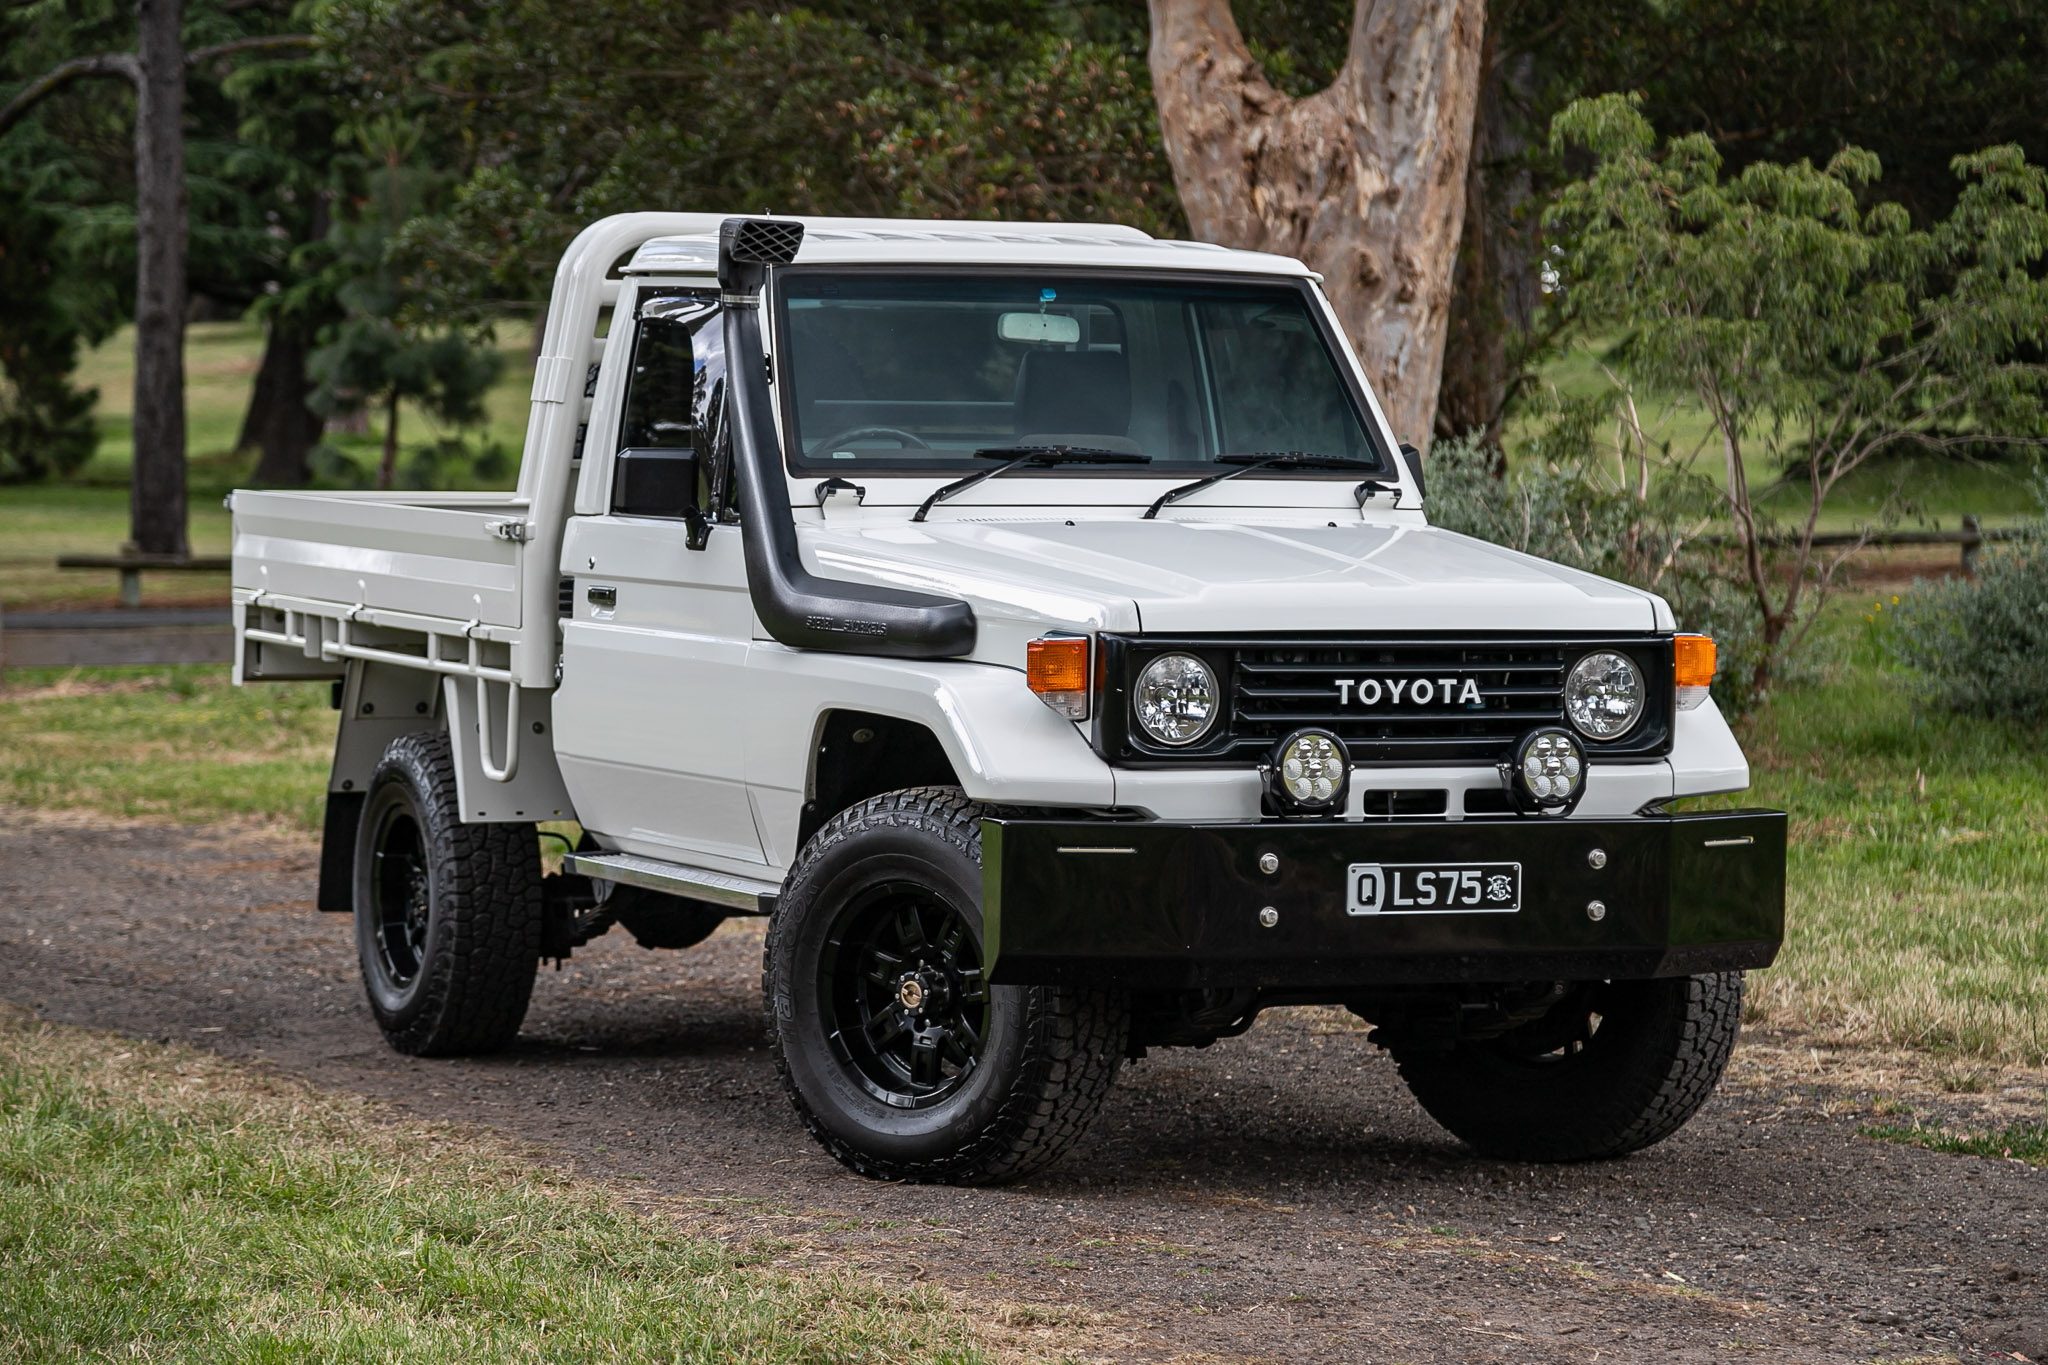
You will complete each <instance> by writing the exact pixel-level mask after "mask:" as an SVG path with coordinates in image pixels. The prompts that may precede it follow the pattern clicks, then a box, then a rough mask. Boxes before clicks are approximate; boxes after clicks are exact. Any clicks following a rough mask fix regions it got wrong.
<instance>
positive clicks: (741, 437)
mask: <svg viewBox="0 0 2048 1365" xmlns="http://www.w3.org/2000/svg"><path fill="white" fill-rule="evenodd" d="M803 239H804V228H803V224H801V223H792V222H789V221H787V220H784V219H776V218H728V219H726V220H725V222H724V224H723V225H722V226H721V227H720V228H719V230H718V283H719V288H720V290H721V291H722V295H723V302H724V305H725V306H724V310H723V312H724V316H725V373H726V402H727V403H728V404H730V405H731V415H732V445H733V474H734V478H735V481H736V482H737V483H738V485H739V494H740V541H741V545H742V548H743V549H744V551H745V554H746V561H747V590H748V592H749V594H750V595H751V596H752V597H753V600H754V611H755V612H756V613H757V614H759V616H760V618H761V623H762V624H763V625H765V626H767V627H768V633H769V634H770V635H772V636H774V637H775V638H776V639H777V640H779V641H780V642H781V643H783V644H785V645H789V646H791V647H792V648H795V649H828V650H836V651H838V652H839V653H842V654H885V655H889V656H891V657H893V658H900V659H944V658H950V657H952V656H955V655H960V654H966V653H968V652H969V651H970V650H972V649H973V648H974V637H975V622H974V608H972V607H970V606H968V605H967V603H965V602H960V601H955V600H954V599H952V598H947V597H935V596H933V595H931V594H929V593H921V592H911V591H909V590H907V589H903V588H891V587H885V586H883V585H881V584H874V583H850V582H846V581H844V580H841V579H832V578H819V577H818V576H817V575H816V574H813V573H812V572H811V571H810V570H808V569H806V568H805V567H804V566H803V560H802V559H801V558H800V557H799V556H798V554H797V540H796V518H795V516H794V514H793V513H792V512H791V511H790V506H789V485H788V484H787V483H786V482H785V475H784V472H783V463H782V445H781V442H780V441H778V440H777V439H776V435H775V416H774V411H773V409H772V407H771V406H770V404H771V402H772V400H771V399H770V398H769V396H768V361H767V352H766V351H765V349H764V348H763V346H762V344H761V291H762V289H763V287H764V286H765V285H766V284H767V281H768V270H769V268H770V267H771V266H778V265H788V264H789V263H790V262H791V261H793V260H795V259H796V251H797V248H798V247H799V246H801V245H802V244H803Z"/></svg>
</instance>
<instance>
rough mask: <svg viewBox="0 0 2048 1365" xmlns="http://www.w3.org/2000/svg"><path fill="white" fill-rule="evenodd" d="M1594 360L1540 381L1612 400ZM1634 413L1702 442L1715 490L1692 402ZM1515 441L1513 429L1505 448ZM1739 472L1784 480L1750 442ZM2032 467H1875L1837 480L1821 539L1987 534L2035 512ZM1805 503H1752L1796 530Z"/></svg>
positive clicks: (1657, 433) (1683, 443) (1792, 491)
mask: <svg viewBox="0 0 2048 1365" xmlns="http://www.w3.org/2000/svg"><path fill="white" fill-rule="evenodd" d="M1598 355H1599V348H1598V345H1597V344H1586V343H1581V344H1579V345H1577V346H1574V347H1573V348H1571V349H1570V350H1569V351H1567V352H1565V353H1564V354H1563V355H1561V356H1558V357H1557V358H1555V359H1553V360H1552V361H1550V363H1548V364H1547V365H1545V366H1544V367H1543V368H1542V370H1541V372H1540V375H1539V378H1540V380H1541V382H1542V383H1544V384H1547V385H1551V386H1554V387H1555V388H1556V389H1557V391H1558V392H1560V393H1562V394H1565V395H1567V396H1571V397H1591V396H1597V395H1606V394H1612V393H1614V392H1615V390H1614V386H1613V383H1612V381H1610V380H1609V379H1608V378H1607V376H1606V375H1605V374H1604V373H1603V372H1602V371H1601V368H1600V363H1599V359H1598ZM1637 410H1638V414H1639V416H1640V418H1641V421H1642V423H1643V427H1644V429H1645V430H1646V431H1648V432H1649V433H1650V435H1651V437H1652V439H1653V440H1668V441H1670V442H1671V447H1672V450H1673V452H1674V453H1675V454H1683V453H1687V452H1690V451H1692V450H1693V449H1695V448H1696V447H1701V443H1702V442H1704V443H1705V444H1704V446H1703V447H1701V449H1702V453H1701V454H1700V456H1699V459H1698V462H1697V463H1696V465H1695V466H1694V468H1695V470H1696V472H1698V473H1700V474H1701V475H1703V476H1705V477H1707V478H1710V479H1712V480H1714V481H1715V483H1716V484H1717V485H1718V484H1719V483H1720V481H1721V478H1722V473H1721V471H1722V464H1723V460H1722V455H1721V451H1720V445H1719V441H1718V438H1716V437H1714V436H1713V434H1712V424H1711V423H1710V422H1709V421H1708V420H1707V417H1706V414H1705V413H1704V412H1703V411H1702V410H1701V409H1700V407H1699V405H1698V404H1697V403H1696V402H1693V401H1692V400H1690V399H1689V398H1684V397H1681V396H1676V395H1670V394H1656V393H1644V394H1638V395H1637ZM1524 429H1526V426H1525V427H1524ZM1513 436H1514V430H1513V429H1511V431H1510V442H1511V443H1512V440H1513ZM1744 467H1745V470H1746V471H1747V473H1748V475H1749V480H1750V486H1751V487H1752V488H1756V489H1759V490H1762V489H1766V488H1768V487H1769V486H1770V485H1771V484H1773V483H1774V482H1775V481H1776V480H1777V479H1778V477H1779V476H1780V474H1781V473H1782V472H1783V471H1782V469H1781V468H1779V467H1777V466H1774V465H1773V464H1772V463H1771V462H1770V461H1769V460H1768V459H1766V458H1765V456H1764V452H1763V447H1762V442H1761V441H1760V440H1752V441H1750V442H1749V444H1748V447H1747V450H1746V452H1745V459H1744ZM2037 467H2038V466H2037V464H2036V461H2035V460H2034V459H2032V458H2029V457H2026V456H2024V455H2015V456H2014V457H2013V458H2011V459H2010V460H2007V461H2003V462H2000V463H1996V464H1984V463H1978V462H1975V461H1968V460H1944V459H1934V458H1930V457H1927V456H1923V455H1913V456H1900V457H1885V458H1880V459H1875V460H1872V461H1871V462H1870V463H1869V464H1866V465H1864V466H1863V467H1861V468H1859V469H1857V470H1855V471H1854V472H1853V473H1851V474H1850V475H1849V476H1848V477H1847V478H1845V479H1843V481H1842V482H1841V484H1840V485H1839V486H1838V487H1837V488H1836V489H1835V491H1834V493H1833V495H1832V496H1831V497H1830V498H1829V499H1828V506H1827V510H1826V511H1825V512H1823V513H1822V515H1821V521H1820V526H1821V529H1822V530H1824V531H1848V530H1854V529H1857V528H1860V527H1862V526H1865V525H1879V524H1881V523H1882V522H1884V521H1885V519H1886V518H1887V517H1888V516H1893V517H1896V518H1897V519H1898V521H1899V524H1900V525H1901V526H1902V527H1912V528H1929V529H1945V530H1955V529H1958V528H1959V527H1960V526H1961V524H1962V518H1963V517H1964V516H1966V515H1973V516H1977V517H1980V518H1982V519H1983V522H1984V524H1985V525H1987V526H1993V525H2007V524H2010V523H2012V522H2015V521H2019V520H2022V519H2025V518H2026V517H2029V516H2031V515H2033V514H2035V512H2036V511H2037V508H2036V506H2035V503H2034V498H2033V493H2032V491H2031V490H2032V478H2033V474H2034V471H2035V469H2036V468H2037ZM1805 496H1806V494H1805V490H1804V488H1803V487H1785V488H1780V489H1776V490H1774V491H1772V492H1770V493H1768V494H1763V495H1760V496H1759V500H1758V501H1759V505H1760V507H1761V508H1762V509H1763V510H1764V511H1765V512H1767V513H1768V514H1770V515H1773V516H1775V517H1778V518H1780V519H1782V520H1783V521H1784V522H1786V523H1788V524H1797V523H1798V522H1800V521H1803V520H1804V518H1805V514H1806V504H1805Z"/></svg>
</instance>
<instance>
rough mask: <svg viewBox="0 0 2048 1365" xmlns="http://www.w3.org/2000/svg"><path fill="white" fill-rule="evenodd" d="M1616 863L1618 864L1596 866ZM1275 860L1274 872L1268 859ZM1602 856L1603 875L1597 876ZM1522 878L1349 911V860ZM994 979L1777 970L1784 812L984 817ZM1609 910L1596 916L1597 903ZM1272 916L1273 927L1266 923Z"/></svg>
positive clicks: (1389, 979)
mask: <svg viewBox="0 0 2048 1365" xmlns="http://www.w3.org/2000/svg"><path fill="white" fill-rule="evenodd" d="M1596 849H1597V850H1599V851H1601V852H1603V853H1604V854H1605V855H1606V856H1605V858H1604V860H1600V859H1596V858H1594V857H1593V856H1592V855H1593V854H1594V851H1595V850H1596ZM1268 854H1271V855H1272V856H1273V857H1274V858H1276V859H1277V860H1278V865H1277V868H1276V870H1275V871H1274V872H1272V873H1267V872H1265V871H1263V870H1261V859H1262V858H1264V857H1265V855H1268ZM1595 861H1602V862H1603V865H1602V866H1600V867H1597V868H1596V867H1594V866H1593V863H1594V862H1595ZM1503 862H1514V863H1520V864H1521V865H1522V873H1521V876H1522V895H1521V908H1520V909H1519V910H1517V911H1515V912H1514V913H1509V914H1471V913H1443V912H1436V913H1402V914H1379V915H1354V914H1351V913H1349V911H1348V910H1347V908H1346V899H1347V898H1346V886H1347V878H1348V871H1349V869H1350V867H1351V866H1352V865H1353V864H1363V863H1379V864H1387V865H1392V864H1436V865H1451V864H1460V863H1473V864H1477V863H1503ZM982 868H983V872H982V875H983V910H982V913H983V937H984V952H985V954H986V956H987V959H988V961H989V964H990V967H989V979H990V981H992V982H994V983H996V984H998V985H1073V986H1083V985H1087V986H1114V987H1125V988H1133V989H1163V990H1185V989H1194V988H1202V989H1238V988H1255V989H1259V990H1265V991H1272V992H1276V993H1285V994H1287V995H1290V996H1293V995H1299V996H1302V997H1304V998H1307V997H1313V996H1317V995H1327V996H1329V997H1330V998H1331V999H1333V1000H1340V999H1342V998H1343V994H1344V992H1345V991H1347V990H1350V989H1352V988H1356V987H1378V986H1420V985H1434V984H1450V983H1454V982H1504V981H1542V980H1554V981H1592V980H1612V979H1617V978H1643V977H1662V976H1687V975H1691V974H1693V973H1697V972H1714V971H1731V970H1735V969H1740V968H1751V967H1767V966H1769V965H1770V964H1771V961H1772V959H1774V958H1775V957H1776V956H1777V953H1778V945H1779V943H1780V942H1781V941H1782V939H1783V938H1784V930H1785V815H1784V813H1783V812H1782V811H1764V810H1744V811H1714V812H1703V813H1699V814H1689V815H1663V816H1629V817H1626V818H1621V819H1612V820H1566V819H1501V820H1491V819H1488V820H1475V819H1467V820H1461V821H1443V820H1396V821H1386V822H1374V823H1371V824H1358V823H1354V822H1349V821H1331V822H1308V821H1287V822H1277V821H1276V822H1265V823H1259V824H1162V823H1152V822H1144V823H1130V824H1104V823H1092V824H1091V823H1077V822H1075V823H1070V822H1064V821H1050V820H986V821H984V822H983V823H982ZM1594 901H1599V902H1600V903H1601V906H1602V907H1603V910H1604V913H1603V915H1602V917H1601V918H1599V919H1597V920H1596V919H1594V918H1593V917H1592V916H1591V915H1590V914H1589V913H1588V906H1589V905H1590V904H1591V903H1592V902H1594ZM1268 908H1270V909H1272V910H1273V911H1275V912H1276V916H1277V917H1276V916H1266V917H1265V918H1268V919H1273V920H1274V922H1273V923H1272V924H1271V925H1270V927H1269V926H1268V925H1266V924H1265V923H1263V922H1262V915H1261V912H1262V911H1264V910H1266V909H1268Z"/></svg>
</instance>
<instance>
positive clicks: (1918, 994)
mask: <svg viewBox="0 0 2048 1365" xmlns="http://www.w3.org/2000/svg"><path fill="white" fill-rule="evenodd" d="M1880 604H1881V605H1882V610H1878V609H1877V608H1878V606H1879V605H1880ZM1891 609H1892V608H1891V599H1890V597H1889V596H1886V597H1883V598H1864V599H1862V600H1861V601H1860V602H1859V601H1846V600H1845V601H1842V602H1840V603H1838V604H1837V607H1836V609H1834V610H1832V611H1831V613H1830V619H1829V620H1828V622H1827V623H1826V626H1825V634H1824V635H1823V637H1822V638H1821V640H1820V641H1819V643H1818V645H1817V653H1818V654H1819V655H1820V656H1822V657H1823V658H1826V659H1827V662H1826V663H1825V665H1824V666H1821V667H1819V668H1817V669H1816V670H1814V671H1813V674H1812V675H1811V676H1809V677H1807V678H1804V679H1802V680H1801V681H1798V682H1796V683H1793V684H1791V685H1788V686H1785V687H1782V688H1780V689H1779V691H1778V692H1777V693H1776V695H1775V696H1774V697H1773V698H1772V700H1771V701H1770V703H1769V704H1768V705H1767V706H1765V707H1764V708H1763V709H1762V710H1760V711H1759V712H1758V713H1757V714H1755V715H1754V716H1752V717H1750V718H1748V719H1747V720H1746V721H1745V722H1744V723H1743V724H1742V726H1741V727H1740V731H1739V732H1740V734H1741V737H1742V740H1743V747H1744V749H1745V750H1746V751H1747V753H1748V754H1749V759H1750V765H1751V774H1752V786H1751V788H1750V790H1749V791H1748V792H1746V793H1743V794H1742V795H1741V796H1739V797H1731V798H1717V799H1716V800H1715V801H1713V802H1710V803H1704V804H1713V805H1770V806H1777V807H1781V808H1783V809H1785V810H1787V811H1790V812H1791V814H1792V842H1791V849H1790V855H1789V866H1788V868H1787V877H1788V883H1789V901H1788V904H1787V906H1786V920H1787V925H1786V931H1787V932H1786V942H1785V949H1784V952H1783V954H1782V955H1781V956H1780V958H1779V960H1778V965H1777V966H1775V967H1774V968H1772V969H1771V970H1769V971H1766V972H1761V973H1757V974H1756V975H1755V976H1754V977H1752V979H1751V995H1750V1001H1751V1004H1750V1008H1751V1010H1752V1012H1753V1015H1754V1017H1756V1018H1758V1019H1761V1020H1763V1021H1766V1022H1769V1023H1772V1024H1776V1025H1782V1026H1785V1027H1788V1028H1795V1029H1801V1030H1809V1031H1812V1032H1816V1033H1820V1034H1824V1035H1830V1036H1835V1037H1838V1038H1841V1039H1843V1040H1845V1041H1849V1042H1868V1043H1878V1044H1883V1045H1890V1046H1902V1047H1910V1048H1919V1049H1924V1050H1927V1051H1931V1052H1934V1053H1938V1054H1942V1055H1947V1056H1960V1057H1972V1058H1979V1059H1983V1060H1987V1061H1996V1062H2021V1063H2026V1064H2030V1065H2040V1064H2042V1063H2043V1062H2048V971H2044V969H2043V964H2044V963H2048V915H2044V914H2043V912H2042V907H2043V906H2044V904H2048V838H2044V835H2048V744H2044V743H2043V740H2044V736H2043V735H2042V734H2041V733H2039V732H2038V731H2034V730H2030V729H2027V728H2025V727H2023V726H2017V725H2011V724H2000V723H1995V722H1990V721H1983V720H1975V719H1964V718H1960V717H1955V716H1950V715H1947V714H1944V713H1942V712H1939V711H1935V710H1932V709H1931V708H1928V707H1926V706H1923V705H1921V704H1919V703H1918V702H1916V700H1915V697H1916V689H1915V686H1914V679H1913V678H1912V676H1911V675H1910V674H1908V673H1906V672H1905V671H1904V670H1903V669H1902V668H1900V667H1899V666H1898V665H1896V664H1895V663H1894V662H1893V647H1892V641H1891V631H1890V627H1889V625H1888V621H1887V616H1888V613H1890V611H1891ZM1830 656H1831V657H1830Z"/></svg>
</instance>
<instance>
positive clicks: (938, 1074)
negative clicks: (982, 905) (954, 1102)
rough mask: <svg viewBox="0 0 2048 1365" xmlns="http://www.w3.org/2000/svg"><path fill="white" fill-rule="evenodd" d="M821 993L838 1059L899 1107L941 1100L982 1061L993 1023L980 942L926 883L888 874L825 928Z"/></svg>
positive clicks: (924, 1105) (883, 1098)
mask: <svg viewBox="0 0 2048 1365" xmlns="http://www.w3.org/2000/svg"><path fill="white" fill-rule="evenodd" d="M818 998H819V1001H820V1002H821V1004H822V1005H823V1011H822V1014H823V1019H824V1023H825V1027H826V1030H827V1036H828V1037H829V1039H830V1040H831V1044H832V1048H833V1050H834V1051H835V1052H836V1053H837V1054H838V1056H839V1059H840V1061H841V1062H842V1063H844V1064H845V1065H846V1066H847V1067H848V1068H849V1069H850V1070H852V1071H853V1072H854V1073H855V1074H856V1075H858V1076H859V1077H860V1078H861V1081H862V1083H863V1084H864V1085H865V1086H866V1087H867V1091H868V1093H869V1094H871V1095H873V1096H874V1097H875V1098H876V1099H878V1100H880V1101H882V1103H884V1104H888V1105H894V1106H896V1107H898V1108H902V1109H923V1108H927V1107H929V1106H931V1105H934V1104H937V1103H940V1102H941V1101H943V1100H945V1099H946V1097H947V1096H949V1095H952V1094H953V1093H954V1092H955V1091H957V1090H959V1089H960V1088H961V1087H962V1086H963V1085H965V1084H966V1083H967V1082H968V1080H969V1078H970V1077H971V1076H972V1074H973V1072H974V1069H975V1067H976V1066H977V1065H979V1064H980V1061H981V1054H982V1048H983V1046H984V1044H985V1043H986V1041H987V1039H988V1033H989V998H988V985H987V983H986V982H985V981H984V980H983V978H982V971H981V951H980V949H979V948H978V947H977V946H976V944H975V942H974V935H973V933H972V931H971V930H970V928H969V927H968V924H967V921H966V919H965V918H964V917H962V915H961V914H960V912H959V910H957V909H956V908H954V907H953V906H952V905H951V904H949V903H948V902H947V901H946V900H945V899H944V898H943V897H941V896H939V895H937V894H936V893H934V892H933V891H932V890H931V889H929V888H927V887H923V886H918V885H915V884H912V883H909V882H884V883H882V884H881V885H879V886H873V887H870V888H868V889H867V890H866V891H864V892H863V893H862V894H860V895H858V896H856V897H855V898H854V899H853V900H852V901H850V902H849V903H848V904H847V905H846V906H845V907H844V908H843V909H842V910H841V911H840V912H839V915H838V917H837V918H836V920H835V921H834V923H833V926H832V928H831V930H830V931H829V932H828V933H827V935H826V940H825V950H824V952H823V953H821V954H820V956H819V962H818Z"/></svg>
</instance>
